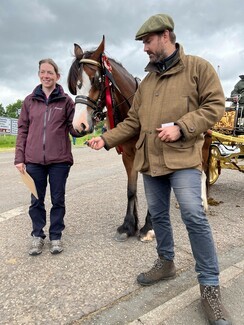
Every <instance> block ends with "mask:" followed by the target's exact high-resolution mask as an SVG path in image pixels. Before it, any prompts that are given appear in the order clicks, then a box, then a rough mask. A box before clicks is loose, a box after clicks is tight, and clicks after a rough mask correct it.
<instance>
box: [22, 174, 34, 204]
mask: <svg viewBox="0 0 244 325" xmlns="http://www.w3.org/2000/svg"><path fill="white" fill-rule="evenodd" d="M20 175H21V178H22V181H23V182H24V183H25V185H26V186H27V187H28V189H29V190H30V191H31V193H32V194H33V195H34V196H35V197H36V198H37V199H38V194H37V190H36V185H35V182H34V180H33V178H32V177H31V176H30V175H29V174H28V173H27V171H26V170H25V171H24V174H23V173H20Z"/></svg>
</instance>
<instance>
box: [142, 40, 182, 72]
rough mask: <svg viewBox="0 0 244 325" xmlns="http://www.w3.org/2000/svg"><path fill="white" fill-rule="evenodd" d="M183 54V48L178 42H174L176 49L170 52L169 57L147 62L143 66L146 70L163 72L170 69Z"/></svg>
mask: <svg viewBox="0 0 244 325" xmlns="http://www.w3.org/2000/svg"><path fill="white" fill-rule="evenodd" d="M183 56H184V51H183V48H182V47H181V45H180V44H178V43H176V50H175V51H174V53H172V54H171V55H170V56H169V57H167V58H166V59H164V60H163V61H160V62H157V63H151V62H149V63H148V65H147V66H146V68H145V71H146V72H156V73H160V74H162V73H165V72H166V71H168V70H169V69H171V68H172V67H173V66H175V65H176V63H178V62H179V61H182V58H183Z"/></svg>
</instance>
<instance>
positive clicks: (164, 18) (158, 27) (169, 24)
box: [136, 14, 174, 41]
mask: <svg viewBox="0 0 244 325" xmlns="http://www.w3.org/2000/svg"><path fill="white" fill-rule="evenodd" d="M166 29H168V30H170V31H173V30H174V21H173V19H172V18H171V17H170V16H168V15H166V14H157V15H154V16H151V17H150V18H149V19H148V20H147V21H145V23H144V24H143V25H142V26H141V28H140V29H139V30H138V32H137V33H136V41H140V40H142V38H143V37H144V36H146V35H147V34H149V33H158V32H163V31H164V30H166Z"/></svg>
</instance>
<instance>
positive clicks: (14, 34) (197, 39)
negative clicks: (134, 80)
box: [0, 0, 244, 107]
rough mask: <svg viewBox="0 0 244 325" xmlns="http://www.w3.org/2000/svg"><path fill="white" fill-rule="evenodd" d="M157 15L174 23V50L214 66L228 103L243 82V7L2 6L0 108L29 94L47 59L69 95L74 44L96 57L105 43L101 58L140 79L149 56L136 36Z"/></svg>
mask: <svg viewBox="0 0 244 325" xmlns="http://www.w3.org/2000/svg"><path fill="white" fill-rule="evenodd" d="M157 13H167V14H169V15H171V16H172V18H173V19H174V22H175V33H176V37H177V42H179V43H180V44H181V45H183V47H184V51H185V53H186V54H194V55H199V56H202V57H203V58H205V59H207V60H208V61H209V62H210V63H211V64H212V65H213V66H214V68H215V69H216V71H217V73H218V74H219V77H220V79H221V82H222V86H223V88H224V91H225V95H226V96H229V95H230V91H231V90H232V89H233V87H234V85H235V84H236V82H237V81H238V80H239V75H240V74H244V21H243V14H244V1H243V0H204V1H197V0H160V1H159V0H0V49H1V50H0V103H2V105H3V106H4V107H6V106H7V105H8V104H12V103H15V102H16V101H17V100H18V99H21V100H23V99H24V98H25V97H26V96H27V95H28V94H29V93H30V92H32V90H33V89H34V87H35V86H36V85H37V84H38V83H39V78H38V75H37V73H38V62H39V60H40V59H43V58H48V57H51V58H52V59H54V61H56V63H57V64H58V66H59V67H60V70H61V79H60V83H61V84H62V86H63V87H64V89H65V90H66V91H67V92H68V90H67V89H68V88H67V74H68V70H69V67H70V65H71V63H72V62H73V48H74V45H73V44H74V43H77V44H79V45H80V46H81V47H82V48H83V49H84V50H90V49H94V48H95V47H97V46H98V45H99V43H100V42H101V40H102V36H103V35H105V40H106V46H105V50H106V53H107V55H108V56H110V57H113V58H114V59H116V60H117V61H119V62H121V63H122V64H123V65H124V67H125V68H126V69H127V70H128V71H129V72H130V73H131V74H133V75H134V76H138V77H141V78H143V77H144V76H145V73H144V67H145V66H146V64H147V62H148V56H147V54H146V53H144V52H143V44H142V42H140V41H135V34H136V32H137V30H138V29H139V28H140V26H141V25H142V24H143V23H144V21H145V20H146V19H148V18H149V17H150V16H152V15H154V14H157Z"/></svg>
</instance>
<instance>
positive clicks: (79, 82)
mask: <svg viewBox="0 0 244 325" xmlns="http://www.w3.org/2000/svg"><path fill="white" fill-rule="evenodd" d="M104 48H105V38H104V36H103V39H102V41H101V43H100V45H99V46H98V47H97V49H96V50H94V51H86V52H83V50H82V49H81V47H80V46H79V45H78V44H74V56H75V59H74V61H73V63H72V65H71V67H70V69H69V73H68V80H67V81H68V88H69V91H70V92H71V94H73V95H75V96H76V97H75V114H74V117H73V127H74V129H76V130H77V131H78V132H79V133H80V134H81V135H86V134H89V133H92V132H93V129H94V125H95V124H96V122H98V121H100V120H103V119H104V118H105V117H106V122H107V124H108V128H113V127H116V125H117V124H118V123H120V122H122V121H123V120H124V119H125V118H126V116H127V113H128V111H129V109H130V107H131V104H132V101H133V98H134V95H135V92H136V90H137V88H138V83H139V81H138V78H135V77H133V76H132V75H131V74H130V73H129V72H128V71H127V70H126V69H125V68H124V67H123V66H122V65H121V64H120V63H118V62H116V61H115V60H114V59H112V58H107V57H106V56H105V54H104ZM105 107H106V108H107V111H104V108H105ZM209 134H210V133H209V132H206V134H205V142H204V145H203V150H202V153H203V173H202V200H203V206H204V208H205V210H206V211H207V208H208V205H207V191H206V188H208V187H209V186H208V177H206V175H208V160H209V159H208V158H209V147H210V144H211V137H210V135H209ZM137 140H138V137H135V138H133V139H130V140H129V141H127V142H125V143H123V144H121V145H120V146H119V147H117V148H116V149H117V152H118V153H119V154H121V155H122V161H123V164H124V167H125V170H126V173H127V209H126V214H125V217H124V221H123V223H122V225H120V226H119V227H118V228H117V231H116V234H115V240H117V241H126V240H127V239H128V238H129V237H132V236H136V235H138V237H139V239H140V240H141V241H143V242H148V241H152V240H153V238H154V231H153V230H152V223H151V216H150V213H149V211H147V213H146V217H145V224H144V226H143V227H142V228H141V229H139V217H138V209H137V180H138V172H136V171H135V169H134V168H133V162H134V157H135V150H136V149H135V145H136V142H137Z"/></svg>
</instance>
